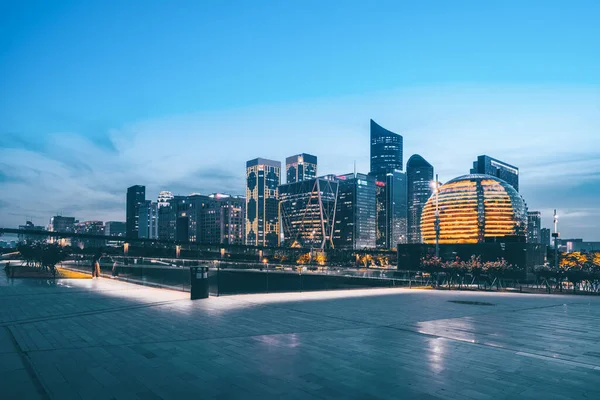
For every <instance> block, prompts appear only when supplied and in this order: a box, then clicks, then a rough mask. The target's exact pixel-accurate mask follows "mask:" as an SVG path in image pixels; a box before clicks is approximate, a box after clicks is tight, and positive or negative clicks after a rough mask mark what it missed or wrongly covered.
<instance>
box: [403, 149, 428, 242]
mask: <svg viewBox="0 0 600 400" xmlns="http://www.w3.org/2000/svg"><path fill="white" fill-rule="evenodd" d="M406 177H407V181H408V243H421V214H422V212H423V207H425V203H427V200H429V198H430V197H431V193H432V187H431V182H432V181H433V166H432V165H431V164H429V163H428V162H427V161H425V159H424V158H423V157H421V156H420V155H418V154H415V155H413V156H412V157H410V158H409V159H408V162H407V163H406Z"/></svg>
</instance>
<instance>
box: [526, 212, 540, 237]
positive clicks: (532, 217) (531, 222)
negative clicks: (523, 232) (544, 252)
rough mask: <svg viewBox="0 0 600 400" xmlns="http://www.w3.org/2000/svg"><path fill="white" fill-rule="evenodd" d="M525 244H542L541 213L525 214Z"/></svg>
mask: <svg viewBox="0 0 600 400" xmlns="http://www.w3.org/2000/svg"><path fill="white" fill-rule="evenodd" d="M527 243H542V213H541V212H539V211H528V212H527Z"/></svg>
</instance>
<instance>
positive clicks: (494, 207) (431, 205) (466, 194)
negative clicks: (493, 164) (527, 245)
mask: <svg viewBox="0 0 600 400" xmlns="http://www.w3.org/2000/svg"><path fill="white" fill-rule="evenodd" d="M438 196H439V210H440V213H439V218H440V238H439V243H440V244H454V243H483V242H489V241H494V240H496V239H497V238H504V239H507V238H508V237H513V238H514V239H515V240H517V241H518V240H522V241H524V240H525V238H526V232H527V206H526V204H525V201H524V200H523V198H522V197H521V195H519V193H517V191H516V190H515V189H514V188H513V187H512V186H511V185H510V184H508V183H506V182H505V181H503V180H501V179H499V178H496V177H494V176H490V175H481V174H471V175H465V176H461V177H458V178H456V179H453V180H451V181H449V182H448V183H446V184H444V185H442V186H441V187H440V192H439V194H438ZM435 197H436V196H432V197H430V198H429V200H428V201H427V204H426V205H425V208H424V209H423V214H422V216H421V235H422V238H423V242H424V243H429V244H432V243H435V239H436V238H435V237H436V234H435Z"/></svg>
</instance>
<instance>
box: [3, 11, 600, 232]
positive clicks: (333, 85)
mask: <svg viewBox="0 0 600 400" xmlns="http://www.w3.org/2000/svg"><path fill="white" fill-rule="evenodd" d="M598 15H600V2H597V1H577V0H573V1H567V0H564V1H552V0H546V1H534V0H528V1H522V0H521V1H513V0H503V1H485V2H483V1H460V0H455V1H446V0H439V1H433V0H431V1H428V0H422V1H372V2H365V1H351V0H345V1H341V0H340V1H313V0H304V1H266V0H263V1H220V2H208V1H183V0H175V1H172V2H164V1H153V0H147V1H137V0H130V1H125V2H123V1H113V0H106V1H95V0H89V1H84V2H73V1H52V0H45V1H28V0H22V1H18V2H11V1H1V2H0V193H1V196H0V226H2V227H16V226H17V225H19V224H23V223H24V222H25V220H26V219H28V220H32V221H33V222H34V223H35V224H37V225H46V224H48V221H49V218H50V217H51V216H52V215H56V214H62V215H69V216H74V217H76V218H78V219H80V220H104V221H107V220H124V219H125V192H126V188H127V187H128V186H131V185H134V184H143V185H146V188H147V197H148V198H156V196H157V194H158V192H159V191H160V190H171V191H172V192H174V193H176V194H189V193H191V192H200V193H212V192H217V191H218V192H225V193H232V194H243V193H244V174H245V161H246V160H249V159H252V158H256V157H266V158H272V159H276V160H281V161H282V162H284V160H285V157H287V156H290V155H293V154H298V153H302V152H306V153H311V154H315V155H317V156H318V158H319V174H328V173H336V174H343V173H348V172H351V171H352V169H353V165H354V162H356V166H357V170H358V172H368V169H369V120H370V119H371V118H372V119H374V120H375V121H376V122H377V123H379V124H380V125H382V126H384V127H385V128H387V129H389V130H391V131H394V132H397V133H399V134H401V135H403V137H404V155H405V157H404V158H405V159H404V162H406V160H408V158H409V157H410V155H412V154H415V153H418V154H421V155H422V156H423V157H424V158H425V159H427V160H428V161H429V162H430V163H431V164H433V165H434V167H435V170H436V173H438V174H439V175H440V180H441V181H442V182H443V181H447V180H450V179H452V178H454V177H456V176H459V175H463V174H467V173H468V172H469V169H470V167H471V165H472V162H473V161H474V160H475V159H476V157H477V156H478V155H480V154H488V155H490V156H492V157H495V158H498V159H501V160H503V161H506V162H508V163H510V164H513V165H516V166H518V167H519V168H520V173H521V177H520V188H521V193H522V195H523V197H524V198H525V201H526V202H527V204H528V206H529V208H530V210H540V211H541V212H542V215H543V226H546V227H550V226H551V224H552V211H553V209H558V212H559V215H560V223H559V228H560V231H561V237H563V238H566V237H578V238H584V239H586V240H596V241H600V74H599V73H598V71H600V28H599V27H598V24H597V20H598Z"/></svg>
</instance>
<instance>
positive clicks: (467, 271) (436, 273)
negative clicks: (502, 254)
mask: <svg viewBox="0 0 600 400" xmlns="http://www.w3.org/2000/svg"><path fill="white" fill-rule="evenodd" d="M421 269H422V271H423V272H425V273H428V274H429V276H430V277H431V284H432V285H433V286H435V287H439V286H440V285H442V286H443V285H447V286H448V287H454V286H458V287H459V288H460V287H462V286H465V285H474V284H477V287H478V288H479V287H480V286H481V285H482V284H483V285H484V286H486V287H487V286H489V287H493V286H494V285H495V286H496V287H497V288H501V287H503V286H504V280H505V279H518V278H519V277H520V276H522V270H520V269H518V268H515V267H514V266H513V265H511V264H508V263H507V262H506V260H504V259H503V258H502V259H499V260H497V261H481V257H479V256H471V258H470V259H469V260H466V261H465V260H461V259H460V258H459V257H456V258H455V259H454V260H446V261H444V260H442V259H441V258H439V257H433V256H430V257H425V258H422V259H421Z"/></svg>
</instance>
